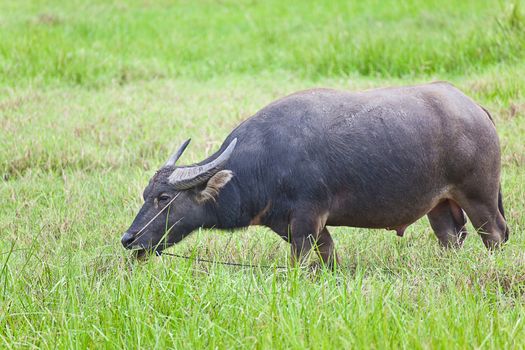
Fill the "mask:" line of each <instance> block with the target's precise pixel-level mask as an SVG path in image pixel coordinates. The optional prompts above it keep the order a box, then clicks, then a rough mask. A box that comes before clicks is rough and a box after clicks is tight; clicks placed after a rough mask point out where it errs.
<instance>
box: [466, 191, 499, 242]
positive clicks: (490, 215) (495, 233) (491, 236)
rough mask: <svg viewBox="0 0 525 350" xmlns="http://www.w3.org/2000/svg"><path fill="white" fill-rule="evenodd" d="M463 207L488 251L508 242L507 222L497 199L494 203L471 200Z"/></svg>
mask: <svg viewBox="0 0 525 350" xmlns="http://www.w3.org/2000/svg"><path fill="white" fill-rule="evenodd" d="M462 207H463V208H464V209H465V212H466V213H467V215H468V217H469V219H470V221H471V222H472V225H474V228H475V229H476V230H477V231H478V233H479V234H480V236H481V239H483V243H484V244H485V246H486V247H487V248H488V249H493V248H495V247H498V246H499V245H501V244H502V243H504V242H506V241H507V239H508V228H507V222H506V221H505V218H504V217H503V215H502V213H501V212H500V210H499V209H498V202H497V199H494V200H492V201H486V200H480V199H470V200H467V201H465V203H464V204H462Z"/></svg>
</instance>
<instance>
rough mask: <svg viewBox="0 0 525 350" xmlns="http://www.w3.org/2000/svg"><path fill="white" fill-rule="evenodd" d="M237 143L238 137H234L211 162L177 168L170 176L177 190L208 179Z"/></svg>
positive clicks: (225, 160) (228, 156) (222, 163)
mask: <svg viewBox="0 0 525 350" xmlns="http://www.w3.org/2000/svg"><path fill="white" fill-rule="evenodd" d="M236 144H237V138H235V139H233V140H232V141H231V142H230V144H229V145H228V147H226V149H225V150H224V151H223V152H222V153H221V154H219V156H218V157H217V158H215V159H214V160H212V161H211V162H209V163H206V164H203V165H194V166H187V167H179V168H176V169H175V170H174V171H173V173H171V175H170V177H169V178H168V180H169V182H170V183H171V184H173V185H174V186H175V188H176V189H177V190H187V189H189V188H192V187H195V186H197V185H199V184H201V183H203V182H205V181H207V180H208V179H209V178H210V177H211V176H213V175H214V174H215V173H216V172H217V171H218V170H219V169H221V168H222V166H223V165H224V163H226V162H227V161H228V159H229V158H230V156H231V154H232V152H233V149H234V148H235V145H236Z"/></svg>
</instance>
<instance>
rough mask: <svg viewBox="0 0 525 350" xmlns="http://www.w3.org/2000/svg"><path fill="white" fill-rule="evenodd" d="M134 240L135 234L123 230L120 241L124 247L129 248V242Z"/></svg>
mask: <svg viewBox="0 0 525 350" xmlns="http://www.w3.org/2000/svg"><path fill="white" fill-rule="evenodd" d="M134 240H135V236H134V235H133V234H132V233H129V232H124V235H123V236H122V239H121V242H122V245H123V246H124V248H127V249H130V248H131V244H132V243H133V241H134Z"/></svg>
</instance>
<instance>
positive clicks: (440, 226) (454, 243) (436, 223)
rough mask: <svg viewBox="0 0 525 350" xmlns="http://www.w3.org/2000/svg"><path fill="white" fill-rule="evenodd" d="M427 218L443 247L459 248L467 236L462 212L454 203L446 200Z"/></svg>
mask: <svg viewBox="0 0 525 350" xmlns="http://www.w3.org/2000/svg"><path fill="white" fill-rule="evenodd" d="M427 216H428V220H429V221H430V226H432V229H433V230H434V233H435V234H436V236H437V238H438V239H439V243H441V245H442V246H443V247H447V248H451V247H461V245H462V244H463V241H464V240H465V237H466V236H467V230H466V228H465V224H466V223H467V220H466V218H465V215H464V214H463V210H461V208H460V207H459V206H458V205H457V204H456V203H455V202H454V201H452V200H449V199H447V200H445V201H443V202H441V203H439V204H438V205H436V207H435V208H434V209H432V210H431V211H430V212H429V213H428V214H427Z"/></svg>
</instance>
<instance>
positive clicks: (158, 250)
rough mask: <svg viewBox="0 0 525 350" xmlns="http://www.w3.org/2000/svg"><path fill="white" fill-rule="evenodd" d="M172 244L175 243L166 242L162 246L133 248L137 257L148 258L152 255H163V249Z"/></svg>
mask: <svg viewBox="0 0 525 350" xmlns="http://www.w3.org/2000/svg"><path fill="white" fill-rule="evenodd" d="M172 245H173V244H169V245H167V244H164V245H163V246H162V247H161V246H158V247H152V248H144V247H136V248H131V249H132V254H133V257H134V258H135V259H137V260H147V259H148V258H149V257H150V256H152V255H155V256H161V255H162V251H163V250H164V249H166V248H168V247H169V246H172Z"/></svg>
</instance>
